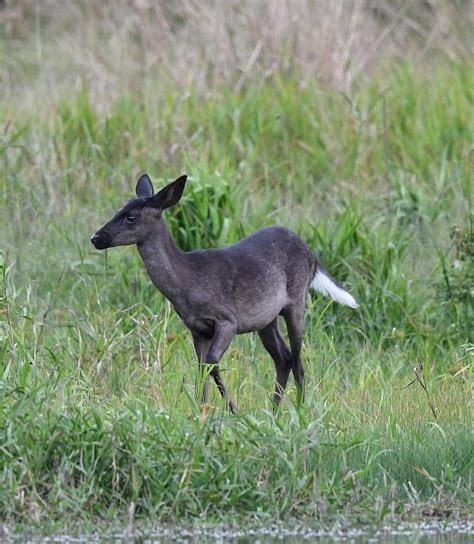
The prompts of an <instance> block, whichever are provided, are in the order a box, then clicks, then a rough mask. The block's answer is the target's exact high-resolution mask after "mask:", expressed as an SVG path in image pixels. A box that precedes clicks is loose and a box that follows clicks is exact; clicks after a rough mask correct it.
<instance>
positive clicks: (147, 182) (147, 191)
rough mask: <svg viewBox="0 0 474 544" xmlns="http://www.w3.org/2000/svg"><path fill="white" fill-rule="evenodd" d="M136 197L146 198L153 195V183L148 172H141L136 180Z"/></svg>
mask: <svg viewBox="0 0 474 544" xmlns="http://www.w3.org/2000/svg"><path fill="white" fill-rule="evenodd" d="M135 192H136V193H137V196H138V198H147V197H149V196H153V184H152V183H151V179H150V176H149V175H148V174H143V175H142V176H140V178H139V180H138V181H137V186H136V188H135Z"/></svg>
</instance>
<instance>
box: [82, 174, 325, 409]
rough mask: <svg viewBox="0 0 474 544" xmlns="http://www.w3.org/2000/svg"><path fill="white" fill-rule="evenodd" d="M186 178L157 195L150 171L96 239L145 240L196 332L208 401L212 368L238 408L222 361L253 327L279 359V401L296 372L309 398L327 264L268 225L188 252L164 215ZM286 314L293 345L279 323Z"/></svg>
mask: <svg viewBox="0 0 474 544" xmlns="http://www.w3.org/2000/svg"><path fill="white" fill-rule="evenodd" d="M185 183H186V176H181V177H180V178H178V179H177V180H176V181H174V182H173V183H170V184H169V185H167V186H166V187H165V188H164V189H162V190H161V191H160V192H158V193H157V194H156V195H154V194H153V186H152V184H151V181H150V178H149V177H148V176H147V175H146V174H144V175H143V176H141V178H140V179H139V181H138V183H137V187H136V192H137V197H138V198H136V199H134V200H132V201H130V202H129V203H128V204H126V206H125V207H124V208H122V210H120V211H119V212H118V213H117V214H116V215H115V217H114V218H113V219H112V220H111V221H109V222H108V223H106V224H105V225H104V226H103V227H102V228H101V229H100V230H99V231H98V232H97V233H96V234H94V235H93V236H92V238H91V242H92V243H93V244H94V246H95V247H96V248H97V249H105V248H108V247H112V246H119V245H130V244H136V245H137V248H138V252H139V253H140V256H141V257H142V259H143V262H144V264H145V267H146V270H147V272H148V274H149V276H150V278H151V280H152V282H153V283H154V285H155V286H156V288H157V289H158V290H159V291H160V292H161V293H163V295H164V296H165V297H166V298H167V299H168V300H169V301H170V302H171V303H172V304H173V306H174V308H175V309H176V312H177V313H178V315H179V316H180V317H181V319H182V320H183V322H184V324H185V325H186V327H187V328H188V329H189V330H190V331H191V334H192V337H193V342H194V347H195V350H196V354H197V357H198V360H199V363H200V368H201V370H202V375H203V377H204V384H203V392H202V402H203V403H205V402H206V401H207V396H208V384H207V378H205V376H207V375H208V373H207V372H206V369H208V370H209V373H210V375H212V377H213V378H214V380H215V382H216V384H217V387H218V388H219V391H220V393H221V395H222V396H223V397H225V398H226V399H227V402H228V407H229V409H230V410H231V411H232V412H234V411H235V406H234V404H233V402H232V401H231V400H230V398H229V397H228V395H227V392H226V388H225V386H224V383H223V381H222V377H221V374H220V372H219V366H218V364H219V361H220V360H221V358H222V356H223V354H224V352H225V351H226V349H227V348H228V347H229V345H230V343H231V340H232V338H233V337H234V335H236V334H242V333H246V332H252V331H257V332H258V334H259V337H260V339H261V341H262V343H263V345H264V347H265V349H266V350H267V351H268V353H269V354H270V355H271V357H272V359H273V360H274V362H275V368H276V384H275V393H274V402H275V404H276V405H278V404H279V402H280V400H281V398H282V396H283V392H284V390H285V387H286V384H287V381H288V376H289V373H290V370H291V371H292V372H293V375H294V378H295V381H296V384H297V388H298V392H299V396H301V397H302V395H303V391H304V370H303V365H302V362H301V357H300V352H301V345H302V340H303V321H304V311H305V300H306V295H307V293H308V290H309V288H310V285H311V282H312V280H313V278H314V275H315V273H316V270H317V269H318V266H319V265H318V263H317V261H316V260H315V258H314V256H313V253H312V251H311V250H310V248H309V247H308V246H307V245H306V243H305V242H303V240H301V239H300V238H299V237H298V236H297V235H296V234H294V233H293V232H291V231H289V230H287V229H285V228H282V227H266V228H262V229H260V230H258V231H256V232H254V233H253V234H251V235H250V236H248V237H247V238H245V239H243V240H241V241H240V242H238V243H236V244H234V245H232V246H229V247H225V248H221V249H206V250H203V249H198V250H196V251H190V252H187V253H186V252H183V251H181V250H180V249H179V248H178V247H177V246H176V244H175V243H174V241H173V238H172V237H171V235H170V233H169V231H168V228H167V226H166V223H165V220H164V219H163V217H162V212H163V210H164V209H166V208H168V207H170V206H174V205H175V204H176V203H177V202H178V200H179V199H180V198H181V195H182V193H183V190H184V186H185ZM133 218H134V219H133ZM132 221H133V222H132ZM280 315H281V316H283V318H284V320H285V322H286V325H287V329H288V336H289V340H290V347H291V349H289V348H288V346H287V344H286V342H285V341H284V339H283V337H282V336H281V334H280V331H279V328H278V316H280Z"/></svg>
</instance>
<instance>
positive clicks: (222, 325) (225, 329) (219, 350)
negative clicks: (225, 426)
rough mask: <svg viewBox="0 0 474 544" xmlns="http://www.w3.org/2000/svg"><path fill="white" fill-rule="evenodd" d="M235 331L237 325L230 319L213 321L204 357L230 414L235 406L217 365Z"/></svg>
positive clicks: (233, 411) (234, 410) (233, 412)
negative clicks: (209, 342) (212, 329)
mask: <svg viewBox="0 0 474 544" xmlns="http://www.w3.org/2000/svg"><path fill="white" fill-rule="evenodd" d="M236 332H237V327H236V326H235V325H234V323H232V322H230V321H221V322H218V323H215V326H214V336H213V338H212V343H211V346H210V348H209V351H208V353H207V357H206V358H205V362H206V364H207V365H211V370H210V374H211V376H212V377H213V378H214V381H215V382H216V385H217V388H218V389H219V393H220V394H221V395H222V398H224V399H226V400H227V408H228V409H229V411H230V412H231V413H232V414H235V413H236V411H237V408H236V406H235V404H234V403H233V402H232V400H231V399H230V398H229V395H228V392H227V389H226V387H225V385H224V382H223V380H222V377H221V373H220V371H219V366H218V365H219V362H220V360H221V358H222V356H223V355H224V353H225V351H226V349H227V348H228V347H229V345H230V343H231V341H232V338H233V337H234V335H235V333H236Z"/></svg>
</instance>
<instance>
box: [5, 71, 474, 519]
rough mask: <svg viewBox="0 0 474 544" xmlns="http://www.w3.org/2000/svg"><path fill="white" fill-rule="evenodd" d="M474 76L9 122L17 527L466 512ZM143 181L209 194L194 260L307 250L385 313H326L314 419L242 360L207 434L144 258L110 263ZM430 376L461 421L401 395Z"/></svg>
mask: <svg viewBox="0 0 474 544" xmlns="http://www.w3.org/2000/svg"><path fill="white" fill-rule="evenodd" d="M473 74H474V70H472V66H470V65H469V64H468V63H466V64H465V65H463V66H454V65H444V66H441V67H440V68H439V69H438V70H437V72H436V74H422V73H418V74H414V73H413V69H412V68H411V67H409V66H408V67H407V66H401V67H399V68H397V69H395V70H394V71H393V73H392V75H391V76H390V78H389V79H387V78H385V79H384V80H383V81H379V80H377V78H374V79H373V80H372V81H371V82H370V83H369V84H367V85H365V86H361V87H360V88H355V89H354V90H353V92H352V93H351V94H350V95H343V94H340V93H335V92H334V91H328V90H327V89H325V88H322V87H321V86H319V85H317V84H316V83H314V82H309V83H308V84H307V85H306V86H305V87H304V88H302V87H301V86H299V85H297V84H296V83H295V82H293V81H291V80H290V81H288V80H285V79H283V78H282V77H280V76H274V77H273V78H272V79H271V80H268V81H267V82H266V83H261V84H257V83H255V84H253V85H249V86H247V87H244V89H243V90H242V91H241V92H239V93H231V92H230V91H228V90H226V89H222V90H221V92H220V93H215V94H210V95H209V96H207V97H202V96H200V95H198V94H197V93H196V92H194V90H193V89H190V90H189V92H188V93H186V94H183V95H179V94H178V93H176V91H175V90H174V89H173V90H169V91H161V92H159V93H155V92H148V91H144V92H143V93H142V94H138V93H137V95H133V94H131V95H123V96H122V97H121V98H120V99H119V100H116V101H112V103H111V104H109V108H108V110H107V112H102V111H99V109H98V108H97V107H96V106H95V105H94V102H93V99H92V97H91V94H90V93H89V91H88V89H87V86H85V85H83V86H82V88H81V90H80V92H79V93H78V94H77V96H70V97H69V98H67V99H62V100H59V101H58V103H57V104H55V105H54V106H50V105H49V104H48V105H47V106H46V107H45V109H44V110H42V111H30V110H27V109H25V110H21V111H20V110H16V109H14V108H13V107H12V109H11V110H10V111H7V109H8V106H7V105H5V104H2V105H1V106H0V112H1V113H0V115H1V116H2V126H4V127H5V129H4V130H3V132H2V134H1V136H0V187H1V191H0V199H1V200H0V201H1V206H2V213H1V214H0V247H1V248H2V253H1V261H0V282H1V285H0V410H1V418H0V479H1V481H0V513H1V517H2V519H5V520H7V521H8V522H9V523H20V524H27V523H29V522H30V520H31V519H33V520H36V521H38V522H44V521H48V520H50V521H51V520H64V519H70V520H72V519H79V520H80V521H81V522H86V521H89V522H90V521H91V520H95V519H98V518H103V517H104V516H106V517H107V516H108V517H109V518H110V519H113V518H116V517H117V516H118V515H122V514H121V513H122V512H124V510H125V509H127V508H128V507H129V506H130V504H131V503H133V504H134V505H135V506H136V510H135V515H136V516H137V517H139V518H141V519H147V518H149V517H150V516H151V517H152V518H155V519H159V520H162V521H165V520H167V521H171V522H175V521H176V520H182V519H190V518H195V517H197V516H199V517H200V519H207V520H211V521H212V520H214V521H215V520H224V519H226V518H227V519H230V518H231V517H233V516H238V517H239V518H240V519H244V518H246V519H249V518H253V519H258V520H266V519H274V518H275V516H277V517H278V516H279V517H281V518H283V519H285V518H288V517H291V516H302V515H305V516H311V517H314V516H316V515H318V516H319V515H327V516H328V518H330V517H331V516H337V515H340V514H343V515H356V516H358V517H359V519H361V517H363V518H364V519H382V518H383V517H384V516H385V515H387V514H388V513H399V514H401V515H402V514H403V513H404V512H406V510H407V509H410V510H413V509H416V508H418V509H420V510H421V509H422V506H423V504H425V503H426V502H431V504H432V505H433V507H435V506H436V508H439V509H440V511H443V512H445V513H452V512H457V513H460V512H461V513H462V512H464V511H465V510H466V509H467V508H468V506H467V505H468V501H469V493H470V486H471V484H472V482H471V475H470V472H469V471H470V470H471V468H472V467H470V463H471V457H472V455H471V452H472V437H471V435H470V433H469V428H470V424H471V423H470V414H469V403H470V402H471V400H470V389H469V385H470V384H469V380H470V377H469V367H470V363H469V361H470V358H471V355H469V354H470V353H471V351H472V350H471V351H469V349H468V348H467V347H466V346H469V345H468V343H467V342H468V341H469V339H470V336H469V335H470V334H472V331H471V327H469V326H468V323H469V322H472V317H473V316H472V274H471V272H472V240H471V238H472V232H471V230H470V229H469V228H468V227H466V224H468V223H469V218H470V215H469V214H470V213H472V210H471V206H472V204H471V200H470V194H471V193H470V191H471V189H470V182H471V178H470V173H471V170H470V167H471V164H470V152H471V151H470V149H471V148H470V145H471V142H472V126H471V125H470V124H469V118H470V117H469V112H470V109H471V107H472V94H471V93H472V91H471V89H472V88H474V79H473V77H474V76H473ZM144 171H148V172H149V173H150V175H151V177H152V179H153V181H154V184H155V188H156V189H158V188H159V187H160V185H162V184H165V183H166V182H168V181H170V180H172V179H174V178H176V177H177V176H179V175H181V174H182V173H188V174H189V176H190V178H189V183H188V184H187V189H186V192H185V195H184V196H183V199H182V202H181V203H180V204H179V205H178V206H176V207H175V208H173V209H170V210H168V211H167V212H166V213H167V216H166V217H167V220H168V222H169V224H170V229H171V231H172V233H173V235H174V236H175V238H176V240H177V241H178V243H179V245H180V246H181V247H182V248H183V249H193V248H196V247H213V246H218V245H219V246H220V245H226V244H230V243H233V242H235V241H236V240H238V239H239V238H241V237H243V236H244V235H247V234H249V233H250V232H252V231H253V230H255V229H256V228H259V227H262V226H265V225H269V224H274V223H279V224H283V225H286V226H288V227H290V228H292V229H294V230H295V231H297V232H298V233H299V234H300V235H301V236H302V237H303V238H304V239H306V240H307V242H308V243H309V244H310V245H311V247H313V248H314V250H315V252H316V254H317V255H318V258H319V259H320V260H321V262H322V263H323V265H324V266H325V267H326V268H327V269H328V271H329V272H331V273H332V274H333V275H334V276H335V277H336V278H338V279H339V281H341V282H342V283H343V284H344V285H346V286H347V287H348V288H350V289H351V291H352V292H353V293H354V295H355V297H356V299H357V300H358V301H359V302H360V304H361V309H360V311H358V312H354V311H353V310H351V309H349V308H344V307H340V306H337V305H336V304H334V303H332V302H330V301H328V300H327V299H323V298H321V297H319V296H317V295H316V294H312V295H311V299H310V300H309V303H308V313H307V321H306V336H305V345H304V360H305V367H306V376H307V389H308V397H309V398H308V401H307V402H306V403H305V404H304V406H303V407H301V408H300V409H298V410H297V409H296V408H295V407H294V406H293V404H292V401H293V400H294V398H295V391H294V388H293V386H292V385H291V386H290V387H289V390H288V396H287V398H286V401H285V403H284V405H283V406H282V409H281V411H280V412H279V413H278V414H277V415H273V414H272V411H271V403H270V400H269V397H270V392H271V390H272V387H273V379H274V371H273V365H272V363H271V361H270V360H269V357H268V355H267V354H266V353H265V352H264V350H263V348H262V347H261V346H260V344H259V343H258V341H257V339H256V338H255V337H253V336H252V335H246V336H243V337H239V338H237V339H236V340H235V342H234V343H233V347H232V349H231V350H230V351H229V353H228V354H227V355H226V356H225V358H224V360H223V367H224V368H223V370H224V371H225V379H226V382H228V385H229V388H230V390H231V391H232V393H233V395H234V397H235V399H236V401H237V403H238V405H239V406H240V408H241V413H240V414H239V415H238V416H236V417H228V416H226V415H225V414H223V406H222V404H221V401H220V399H219V398H218V395H217V393H216V391H214V390H213V391H212V403H213V407H211V409H210V415H209V419H208V421H207V422H206V423H205V424H204V425H201V424H200V423H199V421H198V416H197V410H198V408H197V406H196V405H195V403H194V401H193V398H194V386H195V379H196V370H197V369H196V364H195V361H194V354H193V349H192V344H191V341H190V338H189V337H188V335H187V333H186V332H185V330H184V327H183V325H182V324H181V323H180V322H179V319H178V318H177V317H176V315H175V313H174V311H173V310H172V308H171V307H170V305H169V303H168V302H167V301H166V300H164V298H163V297H162V296H161V295H160V294H159V293H157V292H156V290H155V289H154V288H153V286H152V285H151V284H150V282H149V280H148V278H147V277H146V275H145V273H144V271H143V267H142V265H141V263H140V261H139V259H138V257H137V255H136V252H135V250H134V249H131V248H120V249H114V250H110V251H107V252H102V253H99V252H96V251H94V249H93V248H92V246H91V245H90V243H89V236H90V235H91V234H92V232H93V231H94V230H96V229H97V228H98V227H99V226H100V225H101V224H102V223H103V222H105V221H106V220H108V219H109V218H110V216H111V215H112V214H113V213H114V212H115V211H116V210H117V208H118V207H120V206H122V205H123V204H124V203H125V202H126V201H127V200H128V199H129V198H130V197H131V196H133V190H134V185H135V181H136V179H137V177H138V175H139V174H141V173H142V172H144ZM454 223H456V224H458V225H460V227H459V230H456V231H455V234H454V238H453V239H452V243H454V245H455V247H454V253H449V251H448V249H449V248H450V247H451V246H450V245H449V244H450V240H449V233H450V231H451V228H452V225H453V224H454ZM457 261H459V263H460V265H458V264H456V263H457ZM441 285H444V286H445V287H446V289H444V288H443V289H441V288H438V289H436V287H437V286H438V287H439V286H441ZM448 286H449V288H450V289H451V291H449V290H448ZM419 359H421V360H423V361H424V368H425V372H426V381H427V383H428V386H429V388H430V398H431V401H432V402H433V404H434V405H435V406H436V411H437V413H438V419H437V421H433V415H432V413H431V411H430V408H429V406H428V404H427V401H426V396H425V393H424V391H423V390H421V388H419V389H417V386H416V384H415V385H413V386H411V387H410V388H408V389H401V388H402V387H403V386H404V385H406V384H407V383H408V382H410V381H411V380H412V378H413V376H412V370H411V368H412V367H413V366H414V365H415V364H416V362H417V361H418V360H419ZM460 360H462V368H461V369H460V370H459V371H458V370H456V372H455V373H453V372H451V370H452V368H453V365H455V363H457V361H460ZM455 368H457V367H455ZM104 512H105V513H104Z"/></svg>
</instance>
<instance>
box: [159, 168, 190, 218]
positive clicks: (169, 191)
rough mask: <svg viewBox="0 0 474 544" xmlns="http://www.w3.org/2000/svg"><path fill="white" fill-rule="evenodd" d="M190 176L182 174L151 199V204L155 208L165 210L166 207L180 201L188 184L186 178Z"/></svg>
mask: <svg viewBox="0 0 474 544" xmlns="http://www.w3.org/2000/svg"><path fill="white" fill-rule="evenodd" d="M187 179H188V176H180V177H179V178H178V179H176V180H175V181H173V182H172V183H170V184H169V185H167V186H166V187H164V188H163V189H161V191H159V192H158V193H156V195H155V196H154V197H153V198H152V200H151V205H152V206H153V207H155V208H161V209H162V210H165V209H166V208H171V206H174V205H175V204H177V203H178V202H179V199H180V198H181V196H182V194H183V191H184V187H185V185H186V180H187Z"/></svg>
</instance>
